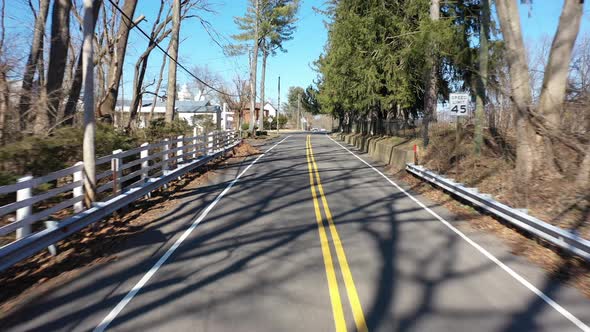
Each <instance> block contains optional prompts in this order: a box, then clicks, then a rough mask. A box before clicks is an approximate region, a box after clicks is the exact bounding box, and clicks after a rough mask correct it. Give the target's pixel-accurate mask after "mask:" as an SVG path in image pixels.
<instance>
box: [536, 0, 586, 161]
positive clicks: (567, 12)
mask: <svg viewBox="0 0 590 332" xmlns="http://www.w3.org/2000/svg"><path fill="white" fill-rule="evenodd" d="M583 7H584V3H583V1H580V0H565V1H564V4H563V10H562V12H561V17H560V18H559V25H558V26H557V32H556V34H555V37H554V38H553V43H552V44H551V51H550V53H549V59H548V62H547V66H546V67H545V74H544V77H543V86H542V88H541V96H540V100H539V108H538V113H539V114H540V115H541V116H543V117H544V119H545V125H546V126H547V128H548V129H549V133H547V134H549V136H551V135H559V133H558V131H559V127H560V118H561V115H562V114H561V113H562V106H563V101H564V99H565V93H566V87H567V80H568V74H569V64H570V62H571V58H572V52H573V48H574V45H575V42H576V38H577V36H578V32H579V30H580V21H581V20H582V14H583ZM537 144H539V145H540V146H542V147H543V148H544V151H543V154H544V155H545V158H544V160H545V168H546V169H548V170H549V171H551V172H552V173H556V172H557V170H558V167H557V164H556V161H555V154H554V152H553V144H552V142H551V137H547V135H543V136H541V135H538V136H537Z"/></svg>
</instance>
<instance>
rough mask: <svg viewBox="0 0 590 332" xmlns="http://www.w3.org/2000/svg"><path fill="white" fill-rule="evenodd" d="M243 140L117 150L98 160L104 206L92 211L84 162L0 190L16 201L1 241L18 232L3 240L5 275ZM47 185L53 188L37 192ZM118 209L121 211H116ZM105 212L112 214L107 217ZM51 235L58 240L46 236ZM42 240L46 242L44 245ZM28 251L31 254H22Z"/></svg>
mask: <svg viewBox="0 0 590 332" xmlns="http://www.w3.org/2000/svg"><path fill="white" fill-rule="evenodd" d="M239 141H240V138H239V137H238V135H237V133H236V132H233V131H219V132H212V133H209V134H203V135H197V134H196V133H195V134H194V135H193V136H191V137H185V136H178V137H177V138H175V139H165V140H163V141H161V142H157V143H152V144H148V143H144V144H142V145H141V146H140V147H137V148H134V149H131V150H127V151H122V150H115V151H113V153H112V154H111V155H108V156H103V157H100V158H97V160H96V165H97V169H98V170H99V172H98V174H97V176H96V178H97V182H98V185H97V193H98V194H99V202H97V203H95V206H94V207H92V208H90V209H85V207H84V205H83V202H82V201H83V197H84V187H83V183H84V178H83V177H84V175H83V166H82V163H81V162H78V163H77V164H75V165H74V166H72V167H69V168H66V169H63V170H59V171H56V172H53V173H50V174H47V175H45V176H42V177H36V178H34V177H32V176H25V177H22V178H20V179H19V180H18V182H17V183H15V184H11V185H6V186H0V195H3V196H4V197H5V198H6V197H11V196H12V197H14V201H13V202H11V203H8V204H5V205H3V206H0V219H1V220H4V224H3V225H2V226H0V236H3V237H7V236H9V235H11V234H12V233H16V234H15V236H14V237H12V238H10V239H9V240H6V239H4V245H3V246H2V247H0V271H1V270H3V269H5V268H7V267H9V266H11V265H12V264H14V263H16V262H18V261H19V260H20V259H23V258H26V257H28V256H30V255H32V254H34V253H36V252H38V251H41V250H43V248H45V247H47V246H49V245H53V244H55V243H56V242H57V241H59V240H61V239H63V238H64V237H65V236H64V234H72V233H73V232H72V229H76V230H79V229H81V228H83V227H84V226H85V225H88V224H90V223H92V222H95V221H98V220H100V219H101V218H104V217H105V216H108V215H109V214H110V213H112V212H114V211H116V210H117V209H120V208H121V207H124V206H125V205H128V204H130V203H131V202H133V201H134V200H136V199H138V198H140V197H142V196H145V195H148V194H149V193H150V192H151V191H153V190H155V189H157V188H159V187H161V186H163V185H166V183H168V182H169V181H170V180H172V179H175V178H178V177H180V176H182V175H184V174H185V173H187V172H188V171H190V170H192V169H194V168H196V167H198V166H200V165H203V164H204V163H206V162H208V161H210V160H211V159H213V158H216V157H218V156H220V155H222V154H223V153H225V151H227V150H228V149H230V148H233V147H234V146H236V145H237V144H238V143H239ZM47 185H49V186H53V188H51V189H45V190H38V188H39V187H40V186H47ZM115 203H116V204H115ZM114 206H119V207H118V208H116V209H115V210H112V209H113V208H114ZM111 210H112V211H111ZM105 211H111V212H108V213H106V214H105ZM50 219H51V220H50ZM55 220H58V222H57V223H56V222H55ZM79 220H82V221H79ZM42 221H45V225H46V227H43V225H42V223H41V222H42ZM82 224H84V226H81V225H82ZM55 232H61V233H60V234H61V235H59V236H56V235H55V234H57V233H55ZM47 234H53V235H51V236H50V237H47ZM40 238H43V239H44V240H43V241H39V240H38V239H40ZM35 239H37V240H35ZM23 247H26V248H27V249H26V250H24V251H23V249H22V248H23Z"/></svg>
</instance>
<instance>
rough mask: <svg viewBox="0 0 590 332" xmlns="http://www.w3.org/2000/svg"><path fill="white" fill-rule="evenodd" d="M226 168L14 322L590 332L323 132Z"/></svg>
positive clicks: (573, 300)
mask: <svg viewBox="0 0 590 332" xmlns="http://www.w3.org/2000/svg"><path fill="white" fill-rule="evenodd" d="M260 149H261V151H262V153H260V154H258V155H254V156H250V157H248V158H246V159H245V160H244V161H242V162H239V163H234V164H228V165H226V166H224V167H222V168H221V169H220V170H218V175H217V176H216V177H214V178H212V179H211V180H210V181H209V183H207V184H205V185H204V186H201V187H199V188H196V189H190V190H186V189H185V190H186V191H185V192H183V193H182V195H180V196H181V198H179V199H180V200H181V202H180V203H179V204H178V205H177V206H176V207H175V208H174V209H172V210H171V211H166V212H164V213H162V215H160V216H159V217H158V218H157V219H156V220H153V222H152V223H151V224H150V226H148V228H147V229H146V230H145V231H144V232H142V233H139V234H136V235H133V236H130V237H129V239H128V240H126V242H125V243H124V245H123V246H122V248H121V249H120V250H119V251H118V252H117V253H116V259H112V260H108V261H106V262H103V263H99V264H94V265H91V266H87V267H83V268H81V269H80V271H77V274H76V275H75V276H74V277H72V278H70V279H68V280H67V282H62V283H57V284H54V285H51V287H47V289H45V290H43V294H41V296H37V297H35V298H34V300H31V301H30V303H27V304H25V305H23V307H22V308H21V309H19V310H18V311H17V312H16V313H15V314H14V315H11V316H10V317H4V318H3V319H2V320H0V330H2V331H96V332H99V331H106V330H108V331H142V332H145V331H228V332H229V331H231V332H236V331H339V332H340V331H580V330H581V331H589V330H590V329H589V327H588V325H587V324H589V322H590V300H589V299H588V298H587V297H585V296H584V295H583V294H581V292H580V291H579V290H576V289H574V288H571V287H569V286H566V285H563V284H561V283H559V282H557V281H555V280H553V279H551V278H549V277H547V273H546V272H544V271H542V270H541V269H540V268H538V267H535V266H533V265H532V264H531V263H529V262H527V261H526V260H525V259H524V258H521V257H518V256H515V255H513V254H511V253H510V250H509V249H508V247H507V246H506V245H504V244H503V243H502V242H501V241H500V240H498V239H497V238H495V237H494V236H492V235H490V234H485V233H484V232H482V231H481V230H476V229H473V228H470V227H469V225H467V224H466V222H464V221H462V220H461V219H460V218H459V217H457V216H455V215H453V214H452V213H451V212H449V211H448V210H446V209H445V208H443V207H441V206H439V205H437V204H434V203H433V202H431V201H429V200H428V199H426V198H424V197H422V196H420V195H417V194H415V193H413V192H412V191H411V188H409V187H408V186H406V185H404V184H401V183H397V182H396V181H395V180H393V178H390V177H389V175H387V173H385V171H384V169H383V168H382V166H381V165H378V164H376V163H374V162H372V161H370V160H369V159H368V158H367V157H366V156H365V155H364V154H362V153H360V152H358V151H356V150H352V149H351V148H349V147H347V146H344V145H342V144H341V143H339V142H336V141H334V140H333V139H332V138H330V137H329V136H327V135H324V134H312V135H309V134H307V133H294V134H291V135H289V136H282V137H279V138H277V139H274V140H272V141H270V142H268V143H265V145H264V146H262V147H260Z"/></svg>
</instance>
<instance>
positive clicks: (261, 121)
mask: <svg viewBox="0 0 590 332" xmlns="http://www.w3.org/2000/svg"><path fill="white" fill-rule="evenodd" d="M267 58H268V52H267V51H266V49H265V47H264V46H263V51H262V72H261V73H260V115H259V116H258V128H259V129H258V130H264V104H265V100H264V83H265V80H266V59H267Z"/></svg>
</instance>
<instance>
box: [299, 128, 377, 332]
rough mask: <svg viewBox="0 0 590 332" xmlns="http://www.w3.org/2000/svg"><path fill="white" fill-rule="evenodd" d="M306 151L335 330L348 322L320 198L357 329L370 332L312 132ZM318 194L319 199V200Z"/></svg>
mask: <svg viewBox="0 0 590 332" xmlns="http://www.w3.org/2000/svg"><path fill="white" fill-rule="evenodd" d="M306 154H307V166H308V170H309V185H310V186H311V196H312V197H313V206H314V210H315V216H316V221H317V223H318V232H319V235H320V244H321V247H322V255H323V257H324V267H325V268H326V277H327V278H328V289H329V292H330V301H331V303H332V313H333V315H334V324H335V325H336V331H338V332H339V331H346V321H345V319H344V310H343V308H342V300H341V298H340V291H339V290H338V280H337V279H336V272H335V269H334V262H333V260H332V253H331V249H330V242H329V240H328V236H327V232H326V225H325V223H324V218H323V216H322V212H321V210H320V201H321V203H322V205H323V208H324V213H325V215H326V221H327V228H328V229H329V230H330V234H331V236H332V243H333V244H334V248H335V251H336V257H337V258H338V264H339V265H340V271H341V272H342V279H343V280H344V287H345V288H346V294H347V296H348V301H349V302H350V306H351V307H352V314H353V317H354V322H355V325H356V329H357V331H362V332H364V331H368V329H367V323H366V322H365V315H364V314H363V309H362V308H361V302H360V300H359V297H358V293H357V291H356V287H355V285H354V280H353V279H352V273H351V272H350V268H349V266H348V261H347V260H346V254H345V253H344V248H343V247H342V242H341V241H340V236H339V235H338V231H337V230H336V226H335V225H334V220H333V219H332V213H331V212H330V207H329V206H328V201H327V200H326V195H325V194H324V188H323V187H322V182H321V180H320V173H319V171H318V165H317V164H316V162H315V157H314V155H313V148H312V146H311V135H307V141H306ZM318 196H319V199H318Z"/></svg>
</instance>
